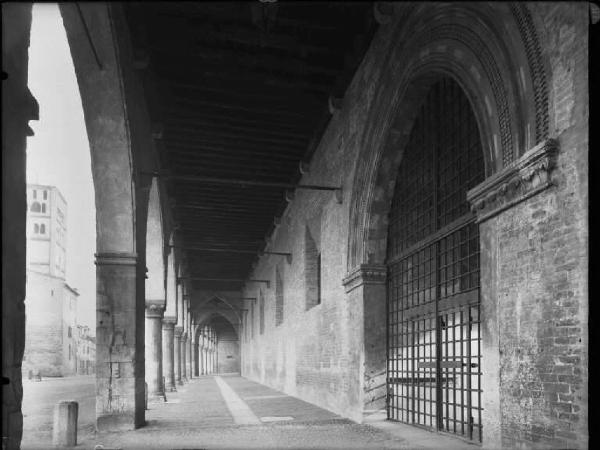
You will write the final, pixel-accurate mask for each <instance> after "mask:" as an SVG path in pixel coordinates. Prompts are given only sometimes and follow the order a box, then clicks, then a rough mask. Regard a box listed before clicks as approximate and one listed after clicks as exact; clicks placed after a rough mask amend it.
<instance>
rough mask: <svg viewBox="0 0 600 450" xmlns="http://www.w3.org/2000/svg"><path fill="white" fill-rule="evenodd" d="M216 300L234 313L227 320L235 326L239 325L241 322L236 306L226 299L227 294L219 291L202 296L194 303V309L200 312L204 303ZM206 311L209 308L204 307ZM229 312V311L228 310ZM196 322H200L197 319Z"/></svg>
mask: <svg viewBox="0 0 600 450" xmlns="http://www.w3.org/2000/svg"><path fill="white" fill-rule="evenodd" d="M215 299H216V300H218V301H220V302H221V303H223V304H224V305H225V306H227V307H228V308H229V309H230V310H231V312H232V313H233V314H234V316H233V320H231V319H229V318H227V320H229V321H230V322H231V324H232V325H233V326H234V327H235V326H236V324H237V325H239V324H240V323H241V322H242V317H241V316H240V314H239V313H238V312H237V311H236V308H235V307H234V306H233V305H232V303H231V302H230V301H229V300H227V296H225V295H223V294H222V293H219V292H211V293H208V294H206V295H205V296H204V297H202V299H201V300H200V301H199V302H198V303H197V304H196V305H195V307H194V309H195V310H196V311H201V314H203V313H204V311H202V309H203V308H205V305H206V304H207V303H208V302H210V301H212V300H215ZM205 310H206V311H210V308H205ZM228 314H229V312H228ZM197 323H198V324H200V323H201V322H200V321H198V322H197Z"/></svg>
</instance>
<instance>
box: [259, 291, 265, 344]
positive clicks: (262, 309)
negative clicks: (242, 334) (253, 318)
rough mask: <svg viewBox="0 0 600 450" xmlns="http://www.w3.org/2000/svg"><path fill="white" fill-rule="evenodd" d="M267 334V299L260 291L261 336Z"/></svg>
mask: <svg viewBox="0 0 600 450" xmlns="http://www.w3.org/2000/svg"><path fill="white" fill-rule="evenodd" d="M264 332H265V297H264V295H263V293H262V291H260V334H264Z"/></svg>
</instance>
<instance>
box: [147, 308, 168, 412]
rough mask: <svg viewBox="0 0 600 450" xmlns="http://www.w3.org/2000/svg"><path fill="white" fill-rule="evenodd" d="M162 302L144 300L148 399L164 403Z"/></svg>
mask: <svg viewBox="0 0 600 450" xmlns="http://www.w3.org/2000/svg"><path fill="white" fill-rule="evenodd" d="M163 312H164V301H163V300H160V301H159V302H153V301H150V300H146V383H148V399H149V401H150V402H152V401H165V400H166V398H165V391H164V386H163V355H162V317H163Z"/></svg>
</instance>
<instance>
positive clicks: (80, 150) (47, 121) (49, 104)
mask: <svg viewBox="0 0 600 450" xmlns="http://www.w3.org/2000/svg"><path fill="white" fill-rule="evenodd" d="M28 84H29V89H30V90H31V92H32V94H33V95H34V97H35V98H36V99H37V101H38V104H39V107H40V119H39V121H34V120H32V121H31V122H29V125H30V127H31V128H32V129H33V131H34V133H35V135H34V136H33V137H30V138H28V139H27V182H28V183H37V184H47V185H52V186H56V187H57V188H58V189H59V190H60V192H61V193H62V195H63V197H64V198H65V199H66V201H67V268H66V281H67V283H68V284H69V285H70V286H71V287H74V288H76V289H77V290H78V291H79V293H80V296H79V300H78V309H77V315H78V322H79V324H81V325H88V326H89V327H90V331H91V333H92V334H96V318H95V314H96V268H95V266H94V253H95V250H96V208H95V204H94V186H93V181H92V170H91V160H90V149H89V143H88V139H87V133H86V129H85V122H84V119H83V109H82V106H81V98H80V96H79V88H78V86H77V78H76V76H75V70H74V68H73V61H72V59H71V53H70V50H69V45H68V43H67V36H66V33H65V29H64V26H63V23H62V18H61V16H60V12H59V9H58V6H57V5H56V4H51V3H37V4H34V6H33V21H32V25H31V42H30V46H29V82H28Z"/></svg>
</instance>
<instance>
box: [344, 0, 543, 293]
mask: <svg viewBox="0 0 600 450" xmlns="http://www.w3.org/2000/svg"><path fill="white" fill-rule="evenodd" d="M384 26H388V27H393V30H392V31H391V32H390V36H391V39H392V44H391V45H390V47H389V48H388V49H387V50H386V54H385V56H384V58H383V69H382V70H381V76H380V77H379V79H378V80H376V81H375V83H376V84H377V91H376V93H375V96H374V101H373V103H372V105H371V107H370V110H369V112H368V116H367V121H366V128H365V132H364V134H363V137H362V143H361V148H360V150H359V155H358V158H357V160H356V168H355V172H354V173H355V176H354V180H353V188H352V198H351V203H350V213H349V215H350V217H349V220H350V233H349V240H348V259H347V264H348V265H347V270H348V274H349V275H348V277H347V278H346V279H345V280H344V284H345V285H346V290H349V289H352V287H353V286H356V285H357V283H358V284H360V281H357V279H361V278H362V272H364V271H362V269H361V267H364V268H365V270H367V272H369V273H375V272H377V273H378V275H377V276H374V277H370V278H369V276H368V275H367V274H366V272H365V275H367V280H366V281H369V280H370V281H372V282H375V283H381V282H383V281H384V280H385V276H384V275H383V276H382V274H381V271H382V265H383V264H384V261H385V254H386V245H387V225H388V222H387V212H388V211H389V205H390V202H391V198H392V194H393V190H394V184H395V175H396V172H397V170H398V167H399V165H400V163H401V161H402V154H403V149H404V146H405V145H406V143H407V140H408V137H409V134H410V131H411V129H412V125H413V122H414V120H415V118H416V113H417V111H418V108H419V106H420V104H421V102H422V101H423V100H424V98H425V95H426V93H427V91H428V89H429V87H430V86H431V85H432V83H433V82H435V81H436V80H437V79H439V77H440V76H450V77H452V78H453V79H455V80H456V81H457V82H458V84H459V85H460V86H461V87H462V89H463V90H464V91H465V94H466V95H467V98H468V99H469V101H470V103H471V106H472V109H473V111H474V113H475V116H476V118H477V122H478V125H479V129H480V134H481V142H482V147H483V149H484V161H485V166H486V176H487V177H491V176H492V175H494V174H497V173H498V172H500V171H502V170H503V169H504V168H507V167H509V166H511V165H512V164H513V162H514V161H515V160H516V159H518V158H519V157H520V156H521V155H523V154H524V153H525V152H527V150H529V149H530V148H532V147H534V146H535V145H536V144H539V143H540V142H542V141H543V140H544V139H546V138H547V137H548V121H549V119H548V114H549V112H548V101H547V98H548V96H547V92H546V90H547V88H546V86H547V85H548V82H547V75H546V74H547V73H548V71H547V67H548V65H547V64H546V63H545V61H544V57H543V54H542V53H541V51H540V50H539V48H540V46H539V40H538V38H537V32H536V29H535V26H534V23H533V19H532V18H531V14H530V13H529V10H528V9H527V7H526V6H525V5H506V4H492V3H489V4H487V3H471V4H469V3H462V4H448V3H440V4H431V3H427V4H414V3H412V4H398V5H397V6H396V7H395V15H394V17H393V19H392V21H391V23H390V24H389V25H384ZM515 36H516V38H515ZM371 278H372V280H371Z"/></svg>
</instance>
